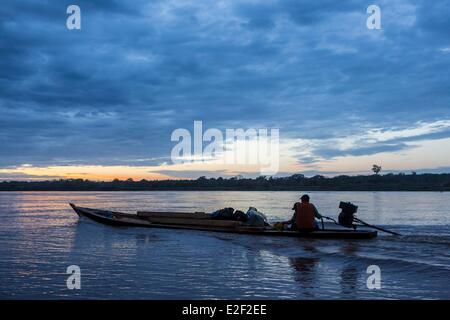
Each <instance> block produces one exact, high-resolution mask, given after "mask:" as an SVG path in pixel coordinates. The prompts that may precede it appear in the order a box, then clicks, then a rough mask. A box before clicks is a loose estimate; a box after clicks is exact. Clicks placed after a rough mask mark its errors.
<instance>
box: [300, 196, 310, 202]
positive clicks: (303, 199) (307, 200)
mask: <svg viewBox="0 0 450 320" xmlns="http://www.w3.org/2000/svg"><path fill="white" fill-rule="evenodd" d="M300 200H302V202H303V203H308V202H309V196H308V195H307V194H304V195H302V196H301V197H300Z"/></svg>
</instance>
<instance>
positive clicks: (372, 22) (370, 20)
mask: <svg viewBox="0 0 450 320" xmlns="http://www.w3.org/2000/svg"><path fill="white" fill-rule="evenodd" d="M367 13H370V16H369V17H367V20H366V25H367V29H370V30H373V29H377V30H379V29H381V9H380V7H379V6H377V5H374V4H372V5H370V6H368V7H367Z"/></svg>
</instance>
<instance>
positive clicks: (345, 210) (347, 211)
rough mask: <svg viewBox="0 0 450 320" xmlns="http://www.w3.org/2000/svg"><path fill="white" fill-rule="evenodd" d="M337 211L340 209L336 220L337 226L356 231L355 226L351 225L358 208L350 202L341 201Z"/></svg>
mask: <svg viewBox="0 0 450 320" xmlns="http://www.w3.org/2000/svg"><path fill="white" fill-rule="evenodd" d="M339 209H342V211H341V213H340V214H339V218H338V221H339V224H340V225H343V226H344V227H347V228H354V229H356V226H355V225H354V224H353V218H354V217H355V213H356V212H357V211H358V206H355V205H354V204H353V203H351V202H343V201H341V202H340V203H339Z"/></svg>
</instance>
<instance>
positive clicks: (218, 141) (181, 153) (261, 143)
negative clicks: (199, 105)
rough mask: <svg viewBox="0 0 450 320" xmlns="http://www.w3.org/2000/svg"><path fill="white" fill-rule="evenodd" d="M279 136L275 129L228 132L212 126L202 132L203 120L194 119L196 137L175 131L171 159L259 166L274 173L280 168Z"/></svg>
mask: <svg viewBox="0 0 450 320" xmlns="http://www.w3.org/2000/svg"><path fill="white" fill-rule="evenodd" d="M279 136H280V133H279V130H278V129H275V128H272V129H267V128H248V129H246V130H244V129H242V128H239V129H226V130H225V134H224V133H223V132H222V131H221V130H219V129H216V128H209V129H207V130H206V131H205V132H203V123H202V121H194V134H193V136H192V134H191V132H190V131H189V130H187V129H183V128H178V129H176V130H174V131H173V132H172V135H171V141H175V142H178V143H177V144H176V145H175V146H174V147H173V148H172V152H171V160H172V162H173V163H175V164H180V163H192V162H203V163H205V162H208V163H214V164H229V165H257V166H259V169H260V173H261V174H262V175H274V174H276V173H277V172H278V168H279ZM203 142H206V143H207V145H206V146H203Z"/></svg>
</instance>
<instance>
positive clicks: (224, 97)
mask: <svg viewBox="0 0 450 320" xmlns="http://www.w3.org/2000/svg"><path fill="white" fill-rule="evenodd" d="M71 4H76V5H78V6H79V7H80V8H81V30H68V29H67V27H66V19H67V17H68V14H67V13H66V9H67V7H68V6H69V5H71ZM370 4H376V5H378V6H379V7H380V9H381V30H376V29H375V30H370V29H368V28H367V26H366V19H367V17H368V16H369V15H370V14H368V13H367V12H366V10H367V7H368V6H369V5H370ZM449 14H450V2H449V1H445V0H436V1H425V0H423V1H420V0H395V1H378V0H376V1H375V0H373V1H372V0H371V1H361V0H359V1H335V0H323V1H300V0H285V1H281V0H280V1H278V0H267V1H255V0H235V1H220V0H188V1H185V0H176V1H158V0H152V1H150V0H147V1H141V0H138V1H136V0H134V1H125V0H124V1H118V0H117V1H112V0H98V1H91V0H89V1H78V0H76V1H73V2H66V1H60V0H54V1H33V0H29V1H24V0H5V1H2V3H1V5H0V179H3V180H4V179H6V180H11V179H47V178H56V177H76V178H80V177H81V178H90V179H112V178H114V177H118V178H127V177H132V178H135V179H140V178H147V179H152V178H165V177H171V178H182V177H189V178H195V177H198V176H200V175H207V176H229V175H235V174H239V173H243V174H247V175H255V174H258V172H259V169H258V168H255V167H254V166H241V165H239V166H229V165H228V166H225V165H220V164H217V163H204V162H201V161H197V162H194V163H188V164H174V163H172V161H171V158H170V155H171V150H172V148H173V147H174V145H175V143H174V142H173V141H171V133H172V132H173V131H174V130H175V129H177V128H186V129H189V130H193V123H194V121H195V120H201V121H203V127H204V128H205V129H206V128H218V129H219V130H225V129H226V128H244V129H246V128H279V130H280V148H279V150H280V169H279V171H280V174H290V173H306V174H308V175H312V174H318V173H322V174H329V175H335V174H340V173H346V174H358V173H369V172H370V168H371V166H372V164H373V163H378V164H380V165H382V167H383V169H384V170H385V171H394V172H398V171H410V170H415V171H418V172H449V171H450V81H449V80H450V20H449V18H448V17H449Z"/></svg>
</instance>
